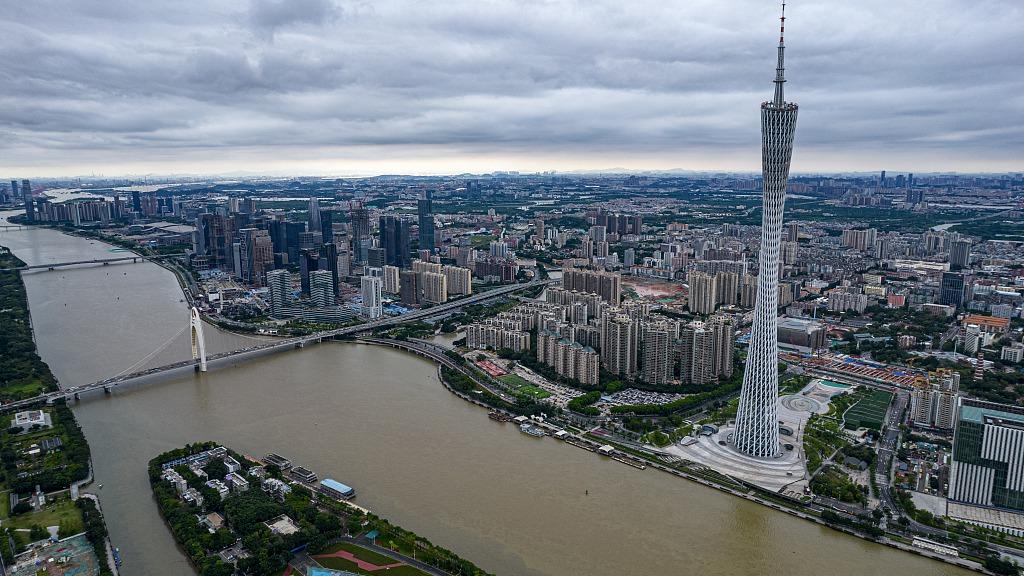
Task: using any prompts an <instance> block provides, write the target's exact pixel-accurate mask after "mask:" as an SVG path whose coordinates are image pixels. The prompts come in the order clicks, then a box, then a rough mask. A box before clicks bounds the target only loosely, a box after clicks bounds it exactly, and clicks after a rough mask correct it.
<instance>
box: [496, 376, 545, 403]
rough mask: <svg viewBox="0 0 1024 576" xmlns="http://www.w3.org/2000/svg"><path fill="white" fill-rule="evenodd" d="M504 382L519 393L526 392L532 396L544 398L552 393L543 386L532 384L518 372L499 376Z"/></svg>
mask: <svg viewBox="0 0 1024 576" xmlns="http://www.w3.org/2000/svg"><path fill="white" fill-rule="evenodd" d="M499 380H501V381H502V382H504V383H506V384H508V385H509V386H511V387H513V388H514V389H515V391H516V393H518V394H525V395H526V396H530V397H531V398H536V399H538V400H539V399H542V398H547V397H548V396H551V393H550V392H548V391H547V390H544V389H543V388H538V387H536V386H534V385H533V384H530V383H529V382H528V381H527V380H526V379H525V378H523V377H522V376H519V375H518V374H506V375H504V376H502V377H500V378H499Z"/></svg>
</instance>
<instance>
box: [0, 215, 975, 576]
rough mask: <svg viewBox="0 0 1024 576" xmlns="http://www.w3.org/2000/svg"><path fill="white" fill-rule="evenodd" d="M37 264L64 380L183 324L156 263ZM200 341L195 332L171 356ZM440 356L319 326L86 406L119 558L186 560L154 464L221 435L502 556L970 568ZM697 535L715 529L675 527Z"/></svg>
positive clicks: (502, 566) (211, 342)
mask: <svg viewBox="0 0 1024 576" xmlns="http://www.w3.org/2000/svg"><path fill="white" fill-rule="evenodd" d="M6 237H7V238H8V241H9V242H10V243H11V245H12V247H14V248H15V251H16V252H17V253H18V254H19V255H22V254H24V256H23V258H25V259H26V260H29V259H30V260H31V263H33V264H36V263H45V262H47V261H53V262H58V261H68V260H79V259H90V258H97V257H99V258H102V257H104V255H105V254H106V253H108V252H109V249H110V248H111V247H110V246H107V245H105V244H102V243H100V242H89V241H86V240H84V239H82V238H75V237H72V236H68V235H65V234H60V233H58V232H56V231H52V230H46V229H38V228H36V227H33V228H31V229H26V230H22V231H17V232H8V233H6ZM0 243H6V242H4V240H3V239H2V237H0ZM108 272H109V274H108ZM123 272H127V275H124V274H123ZM25 282H26V286H27V289H28V294H29V300H30V304H31V307H32V310H33V313H34V314H33V322H35V323H36V326H37V330H38V332H39V334H38V335H37V336H38V340H39V349H40V353H41V355H42V357H43V358H44V359H45V360H46V361H47V362H49V363H50V365H51V366H52V367H53V370H54V374H55V375H56V377H57V378H58V379H59V380H60V381H61V383H62V384H66V383H71V384H75V383H82V382H91V381H95V380H101V379H103V378H106V377H109V375H110V374H111V373H112V372H117V371H118V370H120V369H121V368H124V367H127V366H129V365H131V364H132V363H133V362H135V361H136V359H137V358H139V357H142V356H144V355H146V354H148V353H149V352H150V351H151V350H153V349H155V348H156V347H158V346H160V345H161V344H162V343H163V342H164V341H165V340H167V339H168V338H170V337H171V336H173V335H174V332H175V331H176V330H177V329H178V327H179V326H181V325H182V324H181V323H182V322H183V320H182V313H183V309H184V308H185V307H184V304H180V303H179V300H180V299H181V298H182V295H181V291H180V289H179V288H178V285H177V284H178V283H177V282H176V281H175V280H173V279H172V278H171V277H169V276H168V275H167V274H166V272H165V271H164V270H163V269H161V268H159V267H157V266H150V265H148V263H147V264H139V265H123V266H111V267H99V266H96V267H81V268H69V269H67V270H64V271H56V272H46V271H41V272H36V273H32V274H25ZM118 296H119V297H120V298H119V299H118V298H117V297H118ZM64 303H67V308H65V307H64ZM186 312H187V310H186ZM97 333H99V334H102V337H97ZM207 340H208V342H207V344H208V347H209V346H213V347H215V350H221V351H226V350H229V349H234V348H235V347H236V346H237V341H236V340H237V339H236V338H235V337H234V336H231V335H228V334H224V333H222V332H221V331H220V330H211V331H208V332H207ZM189 354H190V351H189V349H188V342H187V341H186V342H184V343H183V346H182V345H177V347H176V348H171V349H168V353H167V354H164V355H163V360H161V361H162V362H170V361H173V360H176V359H179V358H183V357H187V356H188V355H189ZM436 368H437V365H436V364H434V363H428V362H426V361H425V360H423V359H420V358H417V357H415V356H413V355H411V354H398V353H397V351H395V350H388V349H387V348H386V347H381V346H351V345H344V344H325V345H323V346H314V347H308V348H306V349H304V350H296V351H293V352H289V353H288V354H282V355H275V356H268V357H265V358H254V359H252V360H249V361H247V362H245V363H238V364H237V365H235V366H227V365H225V366H222V367H221V368H219V369H217V370H215V371H211V372H210V373H202V374H193V373H191V372H189V373H188V374H181V375H178V376H175V377H173V378H170V379H162V381H161V382H159V383H155V382H154V383H149V384H147V385H146V386H133V387H126V388H123V389H118V390H115V391H113V392H112V394H110V395H109V396H94V397H90V398H89V399H88V400H83V401H82V402H80V403H77V404H75V405H74V411H75V415H76V417H77V419H78V420H79V422H80V423H81V424H82V426H83V428H84V430H85V432H86V435H87V438H88V439H89V442H90V444H92V446H93V448H94V464H95V474H96V482H98V483H102V484H104V489H103V491H102V496H103V503H104V506H103V508H104V512H105V513H106V515H107V517H108V524H109V527H110V530H111V536H112V538H113V539H114V540H115V541H116V542H117V543H118V544H119V545H120V546H121V547H122V551H121V553H122V556H123V558H124V560H125V565H124V568H123V569H122V572H123V573H124V574H126V575H129V576H134V575H143V574H144V575H146V576H180V575H181V574H188V573H190V572H191V568H190V567H189V565H188V560H187V559H186V558H185V557H184V556H183V555H182V554H181V552H179V551H178V549H177V547H176V546H175V544H174V540H173V538H171V536H170V533H169V532H168V531H167V530H166V528H165V527H164V524H163V521H162V519H161V518H160V515H159V512H158V510H157V507H156V504H155V502H154V501H153V499H152V496H151V493H150V488H149V484H148V482H147V479H146V474H145V463H146V462H147V461H148V460H149V459H150V458H152V456H153V455H154V454H157V453H160V452H163V451H165V450H167V449H169V448H171V447H174V446H181V445H183V444H186V443H189V442H196V441H199V440H202V439H206V438H218V439H222V440H223V441H224V442H226V443H228V445H232V446H235V447H237V448H238V449H239V450H241V451H245V452H248V453H258V452H259V451H261V450H273V451H275V452H278V453H282V454H289V455H290V456H292V457H294V458H295V459H296V460H298V461H301V462H303V463H304V464H308V465H309V466H310V467H311V468H312V469H315V470H332V471H337V473H338V474H339V475H340V476H341V478H343V479H344V480H345V481H346V483H350V484H351V485H353V486H357V487H359V491H360V493H359V502H360V504H363V505H365V506H367V507H369V508H371V509H373V510H374V511H375V512H377V513H380V514H382V515H383V516H387V517H391V518H395V519H398V520H400V521H401V523H402V525H403V526H406V527H408V528H410V529H412V530H414V531H415V532H417V533H419V534H423V535H425V536H427V537H428V538H430V539H431V540H433V541H435V542H438V543H440V544H442V545H444V546H445V547H447V548H449V549H452V550H457V551H458V552H459V554H460V555H463V556H465V557H468V558H472V559H474V560H475V561H476V562H478V563H479V564H481V565H482V566H483V567H484V568H486V569H487V570H488V571H490V572H494V573H497V574H517V575H520V576H554V575H558V576H563V575H564V576H571V575H575V574H580V575H582V574H587V575H588V576H614V575H616V574H635V573H642V574H669V573H673V572H675V571H677V570H678V566H695V567H699V569H700V571H701V572H702V573H703V574H707V575H708V576H753V575H755V574H760V573H761V572H762V571H763V566H765V565H772V566H775V567H777V568H778V570H779V571H781V572H785V573H786V574H789V575H790V576H815V575H818V574H836V575H837V576H839V575H842V576H846V575H849V576H853V575H858V574H865V573H900V574H908V575H916V574H931V575H934V576H966V574H968V572H966V571H963V570H961V569H959V568H955V567H953V566H951V565H948V564H934V563H933V562H931V561H930V560H926V559H924V558H921V557H918V556H916V555H912V554H904V553H902V552H899V551H897V550H893V549H889V548H878V547H875V546H871V545H870V544H869V543H868V542H865V541H863V540H861V539H858V538H849V537H847V536H846V535H845V534H842V533H840V532H836V531H833V530H826V529H824V527H820V526H817V525H815V524H813V523H810V522H802V521H800V520H799V519H796V518H793V517H792V516H790V515H789V514H777V513H775V511H773V510H769V509H768V508H767V507H764V506H759V505H754V504H752V503H750V502H748V501H746V500H744V499H738V498H731V497H729V496H728V495H725V494H722V493H721V492H719V491H717V490H709V489H707V488H705V487H704V486H701V485H699V484H697V483H694V482H679V481H678V480H676V479H673V478H671V477H669V476H668V475H666V474H650V473H640V472H638V471H637V470H634V469H632V468H630V467H627V466H624V465H620V464H618V463H615V462H608V461H605V459H601V458H594V457H593V455H592V454H586V453H585V452H586V451H584V450H578V449H577V450H566V449H565V448H564V447H562V446H560V445H559V444H558V443H556V442H551V441H544V440H536V439H532V438H527V437H526V436H524V435H522V434H520V433H519V431H518V430H517V429H514V428H513V427H511V426H508V427H501V426H495V425H493V422H491V421H490V420H485V419H483V418H481V417H480V416H481V415H482V414H484V413H485V412H480V411H479V410H477V409H476V407H475V406H473V405H471V404H470V403H468V402H465V401H463V400H462V399H459V398H456V397H455V396H454V395H452V394H449V393H446V392H443V391H442V387H441V386H440V384H439V381H438V380H437V375H436ZM471 396H473V397H476V396H479V394H475V393H474V394H471ZM298 438H301V439H302V441H300V442H296V441H295V439H298ZM524 440H525V441H524ZM585 488H586V489H589V495H587V494H586V493H585V490H584V489H585ZM698 533H699V534H700V535H701V537H700V538H701V540H702V541H708V542H715V546H713V547H708V546H701V545H680V543H681V541H680V538H681V537H682V538H686V536H685V535H687V534H691V535H692V534H698Z"/></svg>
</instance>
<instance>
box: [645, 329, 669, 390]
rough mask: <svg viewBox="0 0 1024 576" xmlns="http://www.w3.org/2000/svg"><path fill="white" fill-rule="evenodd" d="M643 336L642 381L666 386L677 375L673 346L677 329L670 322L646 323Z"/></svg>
mask: <svg viewBox="0 0 1024 576" xmlns="http://www.w3.org/2000/svg"><path fill="white" fill-rule="evenodd" d="M641 334H642V339H641V340H642V348H643V352H642V362H641V366H640V379H641V380H643V381H644V382H647V383H650V384H657V385H664V384H668V383H669V382H671V381H672V380H673V376H674V374H675V370H674V366H673V360H674V359H675V354H673V351H672V345H673V343H674V342H675V337H676V329H675V326H674V325H673V324H671V323H669V322H644V323H643V324H642V328H641Z"/></svg>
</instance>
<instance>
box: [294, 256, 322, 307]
mask: <svg viewBox="0 0 1024 576" xmlns="http://www.w3.org/2000/svg"><path fill="white" fill-rule="evenodd" d="M319 266H320V257H319V256H318V255H317V253H316V252H315V251H313V250H299V276H300V277H299V282H300V286H301V287H302V295H303V296H309V287H310V286H309V275H310V273H311V272H313V271H314V270H316V269H317V268H318V267H319Z"/></svg>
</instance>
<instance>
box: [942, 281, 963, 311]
mask: <svg viewBox="0 0 1024 576" xmlns="http://www.w3.org/2000/svg"><path fill="white" fill-rule="evenodd" d="M966 286H967V280H966V278H965V277H964V275H963V274H958V273H956V272H943V273H942V280H941V281H940V283H939V304H945V305H946V306H955V307H957V308H959V307H961V306H963V305H964V300H965V294H966V292H967V291H966Z"/></svg>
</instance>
